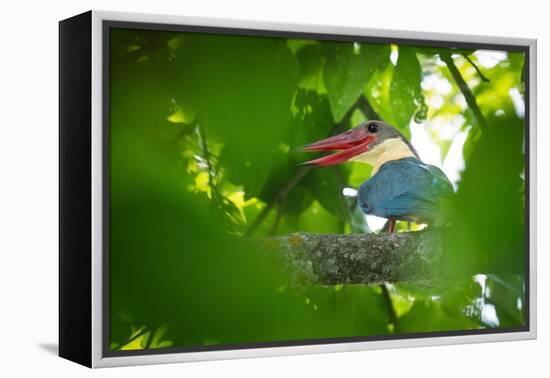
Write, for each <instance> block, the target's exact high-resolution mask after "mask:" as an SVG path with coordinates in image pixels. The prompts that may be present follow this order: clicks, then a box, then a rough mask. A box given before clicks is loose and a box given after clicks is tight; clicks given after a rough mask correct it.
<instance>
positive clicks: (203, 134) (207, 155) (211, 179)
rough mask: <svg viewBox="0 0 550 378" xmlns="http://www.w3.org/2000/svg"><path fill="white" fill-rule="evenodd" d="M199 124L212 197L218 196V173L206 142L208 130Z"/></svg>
mask: <svg viewBox="0 0 550 378" xmlns="http://www.w3.org/2000/svg"><path fill="white" fill-rule="evenodd" d="M198 126H199V135H200V139H201V149H202V155H203V156H202V157H203V158H204V160H206V166H207V169H208V184H209V185H210V191H211V192H212V198H214V197H216V195H217V193H218V192H217V188H216V182H215V180H216V175H215V172H214V168H213V167H212V162H211V161H210V151H209V150H208V144H207V142H206V131H205V129H204V126H203V125H202V123H199V124H198Z"/></svg>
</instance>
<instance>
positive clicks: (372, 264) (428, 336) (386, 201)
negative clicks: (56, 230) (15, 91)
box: [59, 11, 536, 367]
mask: <svg viewBox="0 0 550 378" xmlns="http://www.w3.org/2000/svg"><path fill="white" fill-rule="evenodd" d="M59 26H60V35H59V36H60V60H59V62H60V67H59V68H60V109H59V115H60V122H59V123H60V250H59V253H60V255H59V256H60V273H59V274H60V276H59V283H60V286H59V287H60V298H59V299H60V308H59V320H60V327H59V329H60V333H59V343H60V344H59V348H60V349H59V353H60V355H61V356H62V357H65V358H67V359H70V360H73V361H75V362H78V363H80V364H83V365H86V366H90V367H107V366H121V365H135V364H148V363H164V362H179V361H199V360H213V359H227V358H238V357H252V356H273V355H288V354H299V353H320V352H336V351H354V350H367V349H378V348H394V347H410V346H425V345H442V344H453V343H473V342H488V341H500V340H519V339H529V338H534V337H535V336H536V317H535V315H536V288H535V281H536V280H535V278H536V277H535V274H536V262H535V258H536V245H535V240H536V238H535V230H536V224H535V220H536V192H535V188H536V182H535V180H536V164H535V163H536V162H535V156H536V150H535V147H536V129H535V118H536V109H535V103H536V101H535V100H536V97H535V95H536V77H535V74H536V65H535V64H536V41H534V40H528V39H518V38H500V37H499V38H496V37H484V36H467V35H450V34H449V35H447V34H436V33H418V32H407V31H389V30H374V29H368V28H366V29H358V28H344V27H329V26H322V25H293V24H271V23H260V22H250V21H247V22H244V21H234V20H219V19H207V18H204V19H202V18H187V17H173V16H159V15H144V14H127V13H113V12H96V11H91V12H87V13H84V14H81V15H78V16H75V17H73V18H70V19H67V20H64V21H61V22H60V24H59ZM365 26H367V27H368V25H365Z"/></svg>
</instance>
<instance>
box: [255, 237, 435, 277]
mask: <svg viewBox="0 0 550 378" xmlns="http://www.w3.org/2000/svg"><path fill="white" fill-rule="evenodd" d="M442 236H443V230H442V229H438V228H435V229H431V230H423V231H417V232H401V233H395V234H386V233H380V234H374V233H373V234H351V235H340V234H310V233H294V234H290V235H283V236H276V237H270V238H266V239H263V240H264V242H265V243H266V244H267V245H268V246H269V247H270V250H272V251H275V252H274V253H277V254H278V255H281V256H282V260H283V264H284V266H285V269H286V270H288V272H289V273H290V274H291V276H292V278H293V281H294V282H297V283H298V284H299V285H311V284H321V285H334V284H359V283H362V284H380V283H385V282H391V283H395V282H415V283H419V284H426V285H429V284H430V283H431V282H432V280H433V279H435V278H436V277H437V274H438V273H437V265H438V262H439V261H440V260H441V255H442Z"/></svg>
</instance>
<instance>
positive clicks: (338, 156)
mask: <svg viewBox="0 0 550 378" xmlns="http://www.w3.org/2000/svg"><path fill="white" fill-rule="evenodd" d="M374 139H375V137H374V136H373V135H369V134H367V133H366V132H365V131H364V130H363V129H359V128H357V129H355V130H353V129H352V130H349V131H346V132H344V133H342V134H338V135H335V136H333V137H330V138H327V139H323V140H320V141H318V142H314V143H310V144H307V145H305V146H303V147H300V148H299V151H303V152H316V151H340V152H337V153H335V154H332V155H327V156H323V157H321V158H318V159H315V160H310V161H307V162H305V163H304V164H305V165H313V166H317V167H326V166H329V165H335V164H340V163H344V162H346V161H348V160H350V159H351V158H353V157H354V156H357V155H360V154H362V153H364V152H367V151H368V150H369V144H370V143H371V142H372V141H374Z"/></svg>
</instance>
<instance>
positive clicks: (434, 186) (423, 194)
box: [359, 157, 454, 222]
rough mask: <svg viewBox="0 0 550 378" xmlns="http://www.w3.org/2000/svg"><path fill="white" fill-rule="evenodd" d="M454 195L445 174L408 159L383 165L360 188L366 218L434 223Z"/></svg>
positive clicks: (432, 167) (411, 158)
mask: <svg viewBox="0 0 550 378" xmlns="http://www.w3.org/2000/svg"><path fill="white" fill-rule="evenodd" d="M453 193H454V191H453V187H452V185H451V183H450V182H449V179H448V178H447V176H446V175H445V173H443V171H442V170H441V169H439V168H437V167H435V166H433V165H429V164H424V163H423V162H422V161H420V160H419V159H417V158H414V157H408V158H404V159H400V160H392V161H389V162H387V163H385V164H383V165H382V166H381V167H380V169H379V170H378V172H377V173H376V174H375V175H374V176H372V177H371V178H370V179H368V180H367V181H365V182H364V183H363V185H361V187H360V188H359V204H360V206H361V209H362V210H363V212H364V213H365V214H370V215H376V216H379V217H382V218H388V219H396V220H408V221H416V222H419V221H422V222H433V221H435V220H436V219H437V218H438V207H439V204H440V201H441V199H442V198H444V197H449V196H451V195H452V194H453Z"/></svg>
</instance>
